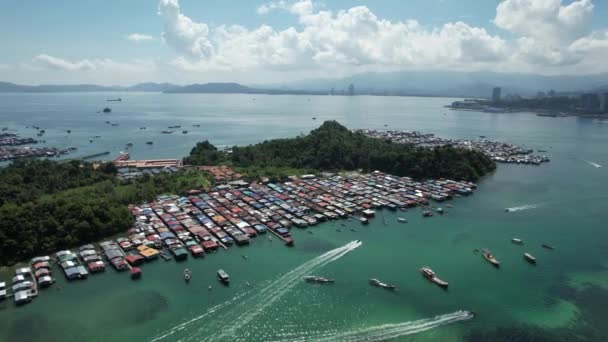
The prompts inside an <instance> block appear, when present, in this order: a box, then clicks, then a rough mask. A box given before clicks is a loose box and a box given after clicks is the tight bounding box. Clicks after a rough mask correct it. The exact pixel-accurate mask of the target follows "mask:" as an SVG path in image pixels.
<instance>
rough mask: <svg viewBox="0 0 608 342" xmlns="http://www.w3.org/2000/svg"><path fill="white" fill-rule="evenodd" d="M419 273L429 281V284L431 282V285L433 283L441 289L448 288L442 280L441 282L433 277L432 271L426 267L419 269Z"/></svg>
mask: <svg viewBox="0 0 608 342" xmlns="http://www.w3.org/2000/svg"><path fill="white" fill-rule="evenodd" d="M420 273H422V275H423V276H424V277H425V278H426V279H428V280H429V281H431V282H433V283H435V284H437V285H439V286H440V287H443V288H447V287H448V283H447V282H446V281H443V280H441V279H439V278H437V277H436V276H435V272H433V270H432V269H430V268H429V267H426V266H425V267H422V268H421V269H420Z"/></svg>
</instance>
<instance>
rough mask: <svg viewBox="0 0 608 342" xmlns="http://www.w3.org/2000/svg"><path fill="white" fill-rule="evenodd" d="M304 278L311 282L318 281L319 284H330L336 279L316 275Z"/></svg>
mask: <svg viewBox="0 0 608 342" xmlns="http://www.w3.org/2000/svg"><path fill="white" fill-rule="evenodd" d="M304 280H306V281H307V282H309V283H318V284H330V283H334V282H335V280H334V279H328V278H324V277H318V276H314V275H309V276H306V277H304Z"/></svg>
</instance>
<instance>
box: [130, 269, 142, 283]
mask: <svg viewBox="0 0 608 342" xmlns="http://www.w3.org/2000/svg"><path fill="white" fill-rule="evenodd" d="M129 273H130V274H131V279H133V280H135V279H139V278H141V268H139V267H133V268H132V269H131V270H129Z"/></svg>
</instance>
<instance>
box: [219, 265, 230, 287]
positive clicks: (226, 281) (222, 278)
mask: <svg viewBox="0 0 608 342" xmlns="http://www.w3.org/2000/svg"><path fill="white" fill-rule="evenodd" d="M217 279H219V281H221V282H222V283H224V284H226V285H228V284H229V283H230V276H229V275H228V273H226V271H224V270H222V269H219V270H218V271H217Z"/></svg>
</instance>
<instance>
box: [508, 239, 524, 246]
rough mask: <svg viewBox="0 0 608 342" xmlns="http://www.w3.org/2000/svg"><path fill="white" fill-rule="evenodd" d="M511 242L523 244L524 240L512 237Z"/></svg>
mask: <svg viewBox="0 0 608 342" xmlns="http://www.w3.org/2000/svg"><path fill="white" fill-rule="evenodd" d="M511 242H513V243H514V244H516V245H523V244H524V241H523V240H522V239H518V238H512V239H511Z"/></svg>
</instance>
